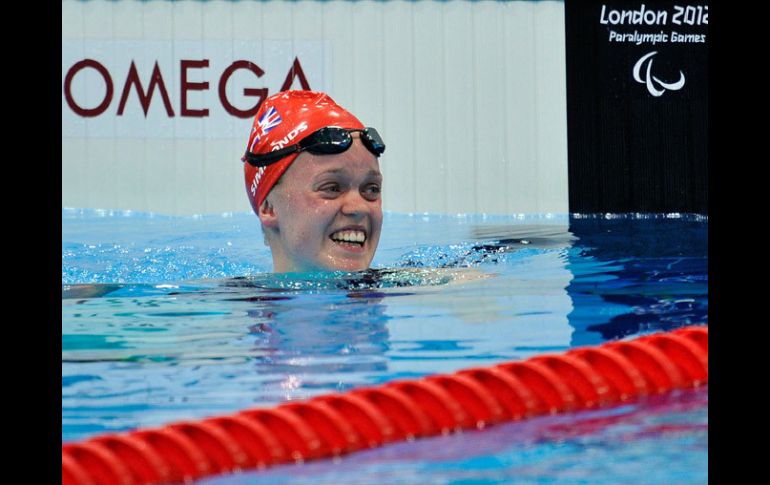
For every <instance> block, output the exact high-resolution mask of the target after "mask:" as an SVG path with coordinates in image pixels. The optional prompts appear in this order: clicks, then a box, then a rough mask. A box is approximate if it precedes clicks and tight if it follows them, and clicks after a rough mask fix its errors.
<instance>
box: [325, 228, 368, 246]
mask: <svg viewBox="0 0 770 485" xmlns="http://www.w3.org/2000/svg"><path fill="white" fill-rule="evenodd" d="M329 238H330V239H331V240H332V241H334V242H336V243H344V244H353V245H356V246H363V245H364V242H365V241H366V233H365V232H364V231H360V230H355V229H346V230H342V231H337V232H334V233H332V235H331V236H329Z"/></svg>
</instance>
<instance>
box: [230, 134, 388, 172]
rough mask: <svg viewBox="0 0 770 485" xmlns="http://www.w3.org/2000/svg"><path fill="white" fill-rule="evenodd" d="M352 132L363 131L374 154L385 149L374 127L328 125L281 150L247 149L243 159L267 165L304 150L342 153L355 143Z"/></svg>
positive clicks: (362, 138)
mask: <svg viewBox="0 0 770 485" xmlns="http://www.w3.org/2000/svg"><path fill="white" fill-rule="evenodd" d="M351 133H361V141H362V142H363V143H364V146H365V147H366V148H367V149H368V150H369V151H370V152H372V153H373V154H374V156H376V157H379V156H380V155H381V154H382V152H384V151H385V143H384V142H383V141H382V138H381V137H380V134H379V133H377V130H375V129H374V128H371V127H370V128H365V129H363V130H360V129H355V130H349V129H347V128H340V127H337V126H327V127H325V128H321V129H320V130H318V131H315V132H313V133H311V134H310V135H308V136H306V137H305V138H303V139H302V140H301V141H300V142H299V143H296V144H294V145H290V146H287V147H285V148H281V149H280V150H274V151H272V152H269V153H262V154H258V155H257V154H254V153H251V152H249V151H246V154H245V155H244V156H243V158H242V160H243V161H244V162H248V163H249V164H251V165H253V166H255V167H266V166H268V165H270V164H271V163H275V162H277V161H278V160H280V159H282V158H284V157H285V156H287V155H291V154H292V153H299V152H304V151H308V152H310V153H315V154H316V155H332V154H335V153H342V152H344V151H345V150H347V149H348V148H350V146H351V145H352V144H353V137H352V136H351Z"/></svg>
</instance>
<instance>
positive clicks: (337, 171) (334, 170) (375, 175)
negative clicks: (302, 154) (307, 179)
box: [316, 166, 382, 178]
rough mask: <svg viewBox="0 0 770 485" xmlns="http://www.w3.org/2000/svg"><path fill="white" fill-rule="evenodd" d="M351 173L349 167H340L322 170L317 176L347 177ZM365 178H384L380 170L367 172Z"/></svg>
mask: <svg viewBox="0 0 770 485" xmlns="http://www.w3.org/2000/svg"><path fill="white" fill-rule="evenodd" d="M349 172H350V169H349V167H347V166H345V167H338V168H330V169H327V170H322V171H320V172H318V173H317V174H316V177H322V176H324V175H347V174H348V173H349ZM365 177H373V178H382V173H381V172H380V171H379V170H375V169H373V168H372V169H369V171H368V172H366V174H365Z"/></svg>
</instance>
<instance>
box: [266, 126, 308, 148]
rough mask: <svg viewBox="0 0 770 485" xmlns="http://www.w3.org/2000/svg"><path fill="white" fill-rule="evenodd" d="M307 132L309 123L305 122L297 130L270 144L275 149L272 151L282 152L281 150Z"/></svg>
mask: <svg viewBox="0 0 770 485" xmlns="http://www.w3.org/2000/svg"><path fill="white" fill-rule="evenodd" d="M305 130H307V122H305V121H303V122H302V123H300V124H299V125H297V127H296V128H294V129H293V130H291V131H290V132H289V133H288V134H287V135H286V136H284V137H283V138H281V139H280V140H276V141H274V142H271V143H270V146H271V147H273V148H272V151H276V150H280V149H281V148H283V147H285V146H286V145H288V144H289V143H290V142H291V141H292V140H293V139H294V138H296V137H297V135H299V134H300V133H302V132H303V131H305Z"/></svg>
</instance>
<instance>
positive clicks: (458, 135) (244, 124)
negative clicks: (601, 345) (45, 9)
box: [62, 0, 568, 215]
mask: <svg viewBox="0 0 770 485" xmlns="http://www.w3.org/2000/svg"><path fill="white" fill-rule="evenodd" d="M244 57H247V58H248V60H251V61H252V62H254V63H256V64H257V65H259V66H260V67H262V68H263V69H264V71H265V74H264V76H262V77H261V78H259V79H256V78H255V77H251V78H249V77H248V76H245V75H243V73H240V74H239V75H234V76H233V77H232V78H231V81H232V82H231V83H230V85H228V89H227V92H228V93H229V94H228V97H229V98H230V101H231V102H232V104H235V105H238V106H240V107H245V106H247V105H249V102H250V100H251V99H253V98H247V97H244V96H243V95H242V91H243V88H244V87H251V88H261V87H266V88H268V90H269V94H273V93H275V92H277V91H278V90H279V89H280V86H281V84H282V82H283V81H284V79H285V77H286V74H287V72H288V69H289V67H290V66H291V64H292V61H293V59H294V58H295V57H297V58H299V60H300V62H301V64H302V67H303V69H304V71H305V74H306V77H307V79H308V82H309V84H310V87H311V88H312V89H317V90H324V91H326V92H328V93H329V94H330V95H331V96H332V97H333V98H334V99H335V100H336V101H337V102H339V103H340V104H341V105H343V106H345V107H346V108H348V109H349V110H350V111H352V112H353V113H354V114H356V115H357V116H358V117H359V118H360V119H361V120H362V121H363V122H364V123H365V124H367V125H370V126H374V127H376V128H377V129H378V130H379V131H380V133H381V134H382V136H383V138H384V139H385V142H386V144H387V151H386V153H385V155H384V156H383V158H382V160H381V169H382V171H383V173H384V175H385V184H384V194H383V200H384V209H385V210H389V211H396V212H407V213H421V212H431V213H447V214H456V213H488V214H510V213H515V214H519V213H565V212H567V211H568V187H567V119H566V118H567V117H566V78H565V76H566V69H565V34H564V4H563V2H562V1H536V2H532V1H511V2H499V1H475V2H469V1H448V2H436V1H359V2H348V1H330V2H318V1H297V2H280V1H266V2H247V1H240V2H231V1H223V0H215V1H208V2H201V1H186V2H168V1H159V0H158V1H147V2H138V1H133V0H122V1H114V2H111V1H104V0H93V1H88V2H83V1H80V0H64V1H63V2H62V86H63V90H62V205H63V206H64V207H79V208H107V209H130V210H135V211H142V212H155V213H162V214H172V215H189V214H208V213H221V212H239V211H249V210H250V207H249V204H248V201H247V199H246V192H245V188H244V182H243V174H242V162H241V161H240V156H241V155H242V154H243V151H244V149H245V144H246V139H247V136H248V132H249V129H250V126H251V120H250V119H240V118H236V117H233V116H231V115H228V114H227V113H226V112H225V110H224V108H223V107H222V105H221V103H220V100H219V97H218V95H217V86H218V83H219V81H220V79H221V74H222V72H223V70H224V69H225V68H226V67H227V66H228V65H229V64H230V63H232V62H233V61H235V60H236V59H242V58H244ZM86 58H88V59H95V60H97V61H99V62H100V63H101V64H102V65H104V66H105V67H106V68H107V70H108V71H109V73H110V76H111V78H112V81H113V83H114V86H113V89H114V93H113V96H112V99H111V102H110V104H109V106H108V107H107V109H106V110H104V112H103V113H101V114H100V115H98V116H94V117H88V118H84V117H82V116H79V115H77V114H76V113H75V112H74V111H73V110H72V109H71V108H70V106H69V104H68V103H67V101H66V99H65V94H64V92H65V90H64V86H65V82H64V80H65V76H66V75H67V72H68V71H69V70H70V68H71V67H72V66H73V65H74V64H75V63H76V62H78V61H81V60H83V59H86ZM181 59H207V60H208V61H209V67H208V68H206V69H193V70H188V75H189V81H191V82H208V83H209V87H208V89H207V90H204V91H188V94H187V99H188V105H189V106H191V107H192V108H207V109H209V114H208V115H207V116H206V117H203V118H191V117H183V116H181V104H180V82H181V81H180V60H181ZM132 61H133V62H134V63H135V65H136V67H137V71H138V72H139V76H140V79H141V80H142V83H143V85H144V87H145V89H146V88H147V86H148V84H149V79H150V75H151V73H152V69H153V66H154V64H155V62H157V63H158V66H159V68H160V71H161V73H162V75H163V80H164V83H165V85H166V88H167V91H168V95H169V98H170V105H171V107H172V109H173V116H169V114H168V112H167V111H166V110H165V109H164V105H163V103H162V100H161V97H160V96H159V94H158V92H157V91H156V92H155V93H154V96H153V98H152V101H151V105H150V109H149V111H148V113H147V114H146V115H145V114H144V113H143V112H142V109H141V107H140V104H139V101H138V96H137V94H136V91H135V90H132V91H131V92H130V94H129V97H128V98H127V101H126V103H125V108H124V112H123V114H121V115H118V114H117V111H118V106H119V100H120V98H121V94H122V91H123V89H124V84H125V80H126V77H127V73H128V70H129V66H130V64H131V62H132ZM292 87H295V88H297V87H299V85H298V82H296V81H295V83H294V84H293V86H292ZM70 90H71V94H72V96H73V98H75V99H76V100H77V102H78V103H80V104H81V105H83V106H84V107H88V108H93V107H94V106H96V105H98V104H99V101H100V100H102V99H104V95H105V87H104V82H103V80H101V79H100V78H99V77H98V76H97V75H96V74H95V71H94V70H93V69H91V70H89V69H84V70H82V71H81V72H80V73H79V74H78V75H77V76H76V77H75V78H74V80H73V82H72V85H71V86H70Z"/></svg>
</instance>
